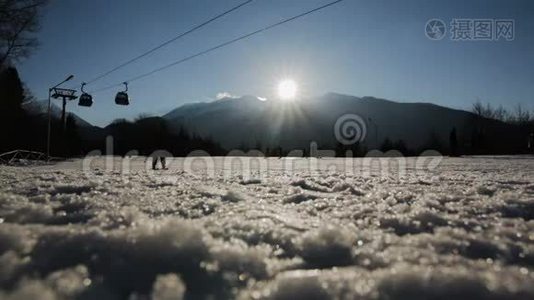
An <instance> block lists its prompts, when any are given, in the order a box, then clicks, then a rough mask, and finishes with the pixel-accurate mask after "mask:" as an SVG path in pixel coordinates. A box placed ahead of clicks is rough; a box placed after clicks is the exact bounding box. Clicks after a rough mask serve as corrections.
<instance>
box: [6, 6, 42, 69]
mask: <svg viewBox="0 0 534 300" xmlns="http://www.w3.org/2000/svg"><path fill="white" fill-rule="evenodd" d="M47 3H48V0H0V67H5V65H6V64H8V63H12V62H15V61H19V60H20V59H23V58H26V57H28V55H30V54H31V52H32V50H34V49H35V48H36V47H37V46H38V42H37V39H36V37H35V33H36V32H37V31H38V30H39V15H38V12H39V9H41V8H42V7H43V6H45V5H46V4H47Z"/></svg>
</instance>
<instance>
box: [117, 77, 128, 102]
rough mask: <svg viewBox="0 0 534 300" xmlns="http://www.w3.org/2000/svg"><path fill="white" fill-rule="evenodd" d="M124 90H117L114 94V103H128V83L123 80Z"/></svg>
mask: <svg viewBox="0 0 534 300" xmlns="http://www.w3.org/2000/svg"><path fill="white" fill-rule="evenodd" d="M124 85H125V86H126V90H124V91H122V92H118V93H117V96H115V104H117V105H130V97H129V96H128V83H127V82H124Z"/></svg>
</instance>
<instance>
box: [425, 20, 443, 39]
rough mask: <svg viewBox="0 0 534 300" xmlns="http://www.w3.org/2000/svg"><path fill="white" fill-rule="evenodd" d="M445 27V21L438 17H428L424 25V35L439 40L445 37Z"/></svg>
mask: <svg viewBox="0 0 534 300" xmlns="http://www.w3.org/2000/svg"><path fill="white" fill-rule="evenodd" d="M446 33H447V27H446V25H445V22H443V21H442V20H440V19H430V20H428V22H426V25H425V35H426V37H427V38H429V39H431V40H434V41H439V40H441V39H443V38H444V37H445V34H446Z"/></svg>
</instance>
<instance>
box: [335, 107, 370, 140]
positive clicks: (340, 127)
mask: <svg viewBox="0 0 534 300" xmlns="http://www.w3.org/2000/svg"><path fill="white" fill-rule="evenodd" d="M334 135H335V136H336V139H337V141H338V142H340V143H341V144H343V145H353V144H355V143H358V142H363V140H365V137H366V136H367V125H366V124H365V121H364V120H363V119H362V117H360V116H358V115H355V114H345V115H342V116H341V117H339V118H338V119H337V121H336V124H335V125H334Z"/></svg>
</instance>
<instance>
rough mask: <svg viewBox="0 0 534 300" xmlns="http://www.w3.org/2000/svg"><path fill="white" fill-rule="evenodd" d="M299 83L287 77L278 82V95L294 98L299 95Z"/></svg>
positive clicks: (285, 98) (282, 97)
mask: <svg viewBox="0 0 534 300" xmlns="http://www.w3.org/2000/svg"><path fill="white" fill-rule="evenodd" d="M297 90H298V88H297V83H296V82H295V81H294V80H291V79H286V80H282V81H280V83H279V84H278V96H279V97H280V99H282V100H293V99H295V97H296V96H297Z"/></svg>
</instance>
